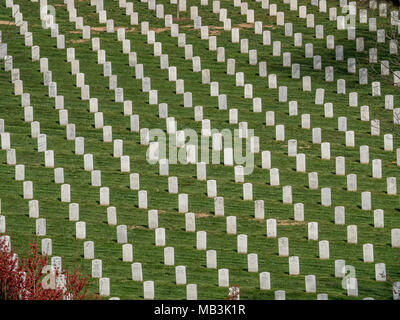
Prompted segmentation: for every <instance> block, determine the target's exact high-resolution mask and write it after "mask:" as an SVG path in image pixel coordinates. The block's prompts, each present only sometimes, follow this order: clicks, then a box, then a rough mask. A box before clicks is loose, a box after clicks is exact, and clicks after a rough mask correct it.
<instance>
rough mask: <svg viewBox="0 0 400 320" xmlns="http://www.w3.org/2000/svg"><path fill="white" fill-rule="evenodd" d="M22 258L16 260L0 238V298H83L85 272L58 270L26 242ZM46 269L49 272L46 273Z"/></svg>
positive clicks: (86, 276) (84, 293)
mask: <svg viewBox="0 0 400 320" xmlns="http://www.w3.org/2000/svg"><path fill="white" fill-rule="evenodd" d="M29 247H30V251H29V254H28V256H27V257H26V258H21V259H18V258H17V255H16V254H15V253H14V252H13V251H12V250H11V249H10V248H9V247H8V245H7V243H6V241H5V240H1V239H0V300H63V299H64V300H65V299H69V300H82V299H84V298H85V297H86V294H87V288H86V284H87V282H88V280H89V276H88V275H81V274H80V273H79V271H78V269H75V270H74V272H73V273H69V272H68V271H63V272H60V271H59V270H57V268H51V267H50V266H48V265H47V263H48V257H47V256H46V255H42V254H40V253H38V247H37V244H36V243H31V244H29ZM47 271H49V272H47Z"/></svg>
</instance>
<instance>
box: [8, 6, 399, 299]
mask: <svg viewBox="0 0 400 320" xmlns="http://www.w3.org/2000/svg"><path fill="white" fill-rule="evenodd" d="M15 3H16V4H19V5H20V10H21V12H22V13H23V15H24V20H26V21H28V25H29V31H32V32H33V39H34V44H39V45H40V55H41V57H48V59H49V68H50V70H52V72H53V81H57V86H58V95H64V97H65V108H66V109H68V112H69V122H70V123H74V124H75V125H76V136H83V137H85V153H92V154H93V155H94V166H95V169H98V170H101V172H102V185H103V186H108V187H109V188H110V204H111V205H113V206H116V208H117V216H118V224H125V225H127V226H128V240H129V243H132V244H133V247H134V249H133V250H134V261H135V262H141V263H142V266H143V277H144V280H154V281H155V297H156V299H184V298H185V297H186V288H185V286H177V285H175V269H174V267H167V266H164V264H163V248H161V247H155V245H154V230H149V229H148V228H147V210H143V209H139V208H138V196H137V191H132V190H130V189H129V174H126V173H121V172H120V160H119V159H117V158H113V146H112V144H110V143H103V142H102V130H101V129H95V128H94V116H93V114H91V113H90V112H89V103H88V101H82V100H81V99H80V89H79V88H76V87H75V76H73V75H71V69H70V64H69V63H67V62H66V50H60V49H56V48H55V45H56V40H55V38H51V37H50V31H49V30H45V29H42V28H41V24H40V19H39V4H38V3H31V2H30V1H27V0H24V1H22V0H18V1H16V2H15ZM157 3H163V4H164V8H165V14H167V13H170V14H175V13H176V9H175V6H173V5H170V4H169V1H159V2H157ZM271 3H273V2H271ZM307 3H308V1H307ZM333 3H336V2H332V1H328V7H330V6H332V5H333ZM49 4H51V5H54V6H55V8H56V19H57V20H56V22H57V23H58V24H59V30H60V33H61V34H65V36H66V47H72V46H73V47H75V50H76V59H79V60H80V70H81V72H84V73H85V83H86V84H89V85H90V95H91V97H97V98H98V99H99V111H101V112H103V115H104V124H105V125H111V126H112V128H113V139H123V140H124V154H125V155H129V156H130V157H131V172H137V173H140V188H141V190H147V191H148V203H149V209H158V210H159V226H160V227H163V228H165V229H166V244H167V246H172V247H174V248H175V265H186V266H187V282H188V283H196V284H197V285H198V298H199V299H224V298H225V297H226V295H227V289H226V288H219V287H218V272H217V270H210V269H207V268H206V253H205V252H204V251H198V250H196V234H195V233H187V232H185V216H184V214H182V213H178V209H177V208H178V195H171V194H169V193H168V182H167V181H168V180H167V177H163V176H159V174H158V165H150V164H148V163H147V161H146V160H145V154H146V151H147V147H146V146H142V145H140V137H139V134H138V133H131V132H130V121H129V117H124V116H123V106H122V104H120V103H115V102H114V92H113V91H111V90H108V78H105V77H103V76H102V74H103V67H102V65H98V64H97V53H96V52H93V51H92V50H91V41H90V40H81V34H80V33H77V32H75V31H74V30H75V25H74V23H70V22H68V12H67V10H66V6H65V5H64V4H63V1H49ZM305 4H306V1H299V5H305ZM192 5H197V6H198V7H199V15H201V16H202V19H203V20H202V23H203V25H209V26H217V27H218V26H219V27H221V26H223V24H222V23H221V22H219V21H218V15H215V14H213V13H212V6H211V5H212V4H211V1H210V4H209V6H207V7H203V6H199V4H198V3H197V2H195V1H187V7H188V11H187V12H186V13H182V12H181V13H180V15H181V17H183V18H186V19H181V20H179V21H176V22H175V23H179V25H180V32H184V33H185V34H186V43H190V44H193V52H194V55H198V56H200V57H201V64H202V68H203V69H207V68H208V69H210V70H211V80H212V81H218V82H219V86H220V93H226V94H227V96H228V106H229V108H237V109H238V110H239V121H247V122H248V126H249V128H252V129H254V130H255V134H256V135H258V136H259V137H260V149H261V150H270V151H271V154H272V167H275V168H279V172H280V181H281V186H284V185H291V186H292V190H293V203H298V202H302V203H304V207H305V222H304V223H295V222H294V218H293V206H292V205H284V204H282V187H271V186H270V185H269V173H268V170H262V169H261V153H260V154H256V155H255V164H256V167H255V169H254V172H253V174H252V175H250V176H246V177H245V181H246V182H251V183H252V184H253V199H255V200H259V199H260V200H264V202H265V216H266V218H276V219H277V220H278V227H277V234H278V237H283V236H285V237H288V238H289V248H290V251H289V252H290V255H291V256H294V255H297V256H299V257H300V272H301V274H300V275H299V276H289V275H288V258H285V257H279V256H278V241H277V239H267V238H266V228H265V220H264V221H258V220H255V219H254V204H253V202H252V201H243V200H242V185H241V184H238V183H235V182H234V171H233V168H232V167H224V166H223V165H207V179H215V180H217V189H218V195H219V196H223V197H224V199H225V216H228V215H234V216H236V217H237V234H247V235H248V252H249V253H257V254H258V260H259V271H260V272H263V271H268V272H270V273H271V286H272V289H271V290H269V291H261V290H259V278H258V277H259V276H258V273H249V272H247V256H246V255H242V254H237V253H236V236H235V235H227V234H226V221H225V220H226V218H225V217H214V216H213V211H214V203H213V199H210V198H207V195H206V191H207V188H206V183H205V182H202V181H197V180H196V166H194V165H181V164H180V165H170V172H169V173H170V176H174V175H175V176H177V177H178V179H179V193H187V194H189V211H190V212H195V213H196V214H199V215H198V216H197V218H196V230H198V231H200V230H205V231H207V249H214V250H217V257H218V268H228V269H229V272H230V274H229V276H230V283H231V284H240V288H241V292H240V295H241V299H273V296H274V294H273V293H274V291H275V290H285V291H286V297H287V299H315V298H316V294H309V293H307V294H306V293H305V285H304V276H305V275H308V274H314V275H316V278H317V293H328V295H329V298H330V299H348V297H347V293H346V291H345V290H344V289H342V286H341V282H342V279H337V278H335V277H334V260H336V259H345V260H346V264H348V265H352V266H354V267H355V269H356V276H357V279H358V286H359V298H364V297H367V296H370V297H374V298H375V299H391V297H392V290H391V285H390V284H389V283H380V282H376V281H375V267H374V263H364V262H363V250H362V245H363V244H364V243H373V244H374V254H375V263H379V262H384V263H385V264H386V268H387V271H388V273H390V275H391V277H392V278H393V279H399V278H400V270H399V269H400V268H399V266H400V265H399V257H400V250H399V249H393V248H391V235H390V230H391V229H392V228H398V227H399V226H400V203H399V197H398V196H389V195H387V194H386V177H391V176H395V177H397V178H399V168H398V167H396V162H395V161H396V155H395V152H386V151H384V150H383V134H385V133H390V132H389V131H387V130H389V129H390V128H389V127H387V128H382V130H381V135H380V136H378V137H372V136H370V124H369V122H362V121H360V111H359V108H352V107H349V106H348V95H347V94H346V95H338V94H336V80H337V79H340V78H342V79H345V80H346V91H347V92H351V91H357V92H358V94H359V96H358V99H359V105H360V106H361V105H369V107H370V118H371V119H375V118H377V119H381V121H382V122H383V121H386V122H390V119H391V117H392V113H391V112H390V111H388V110H384V95H385V94H393V95H394V96H395V97H394V99H395V102H396V101H397V100H398V99H399V95H398V93H397V90H396V89H395V88H394V87H392V86H391V85H390V84H389V81H388V82H386V81H383V80H381V85H382V96H381V97H372V96H371V86H370V84H369V85H366V86H361V85H359V84H358V69H359V68H360V67H367V68H369V83H371V82H372V80H373V79H374V78H376V79H379V77H378V76H377V75H376V74H374V73H373V72H372V70H371V66H370V65H368V63H367V57H368V48H369V47H375V46H376V44H375V42H376V35H375V34H374V33H372V32H369V31H368V27H367V25H359V24H358V25H357V37H359V36H362V37H364V40H365V48H366V51H364V52H362V53H359V52H355V42H354V41H348V40H346V39H347V32H346V31H338V30H336V22H330V21H329V20H328V15H327V14H324V15H322V14H320V13H317V10H316V8H315V7H312V6H310V5H309V4H308V5H307V10H308V12H309V13H314V14H315V24H323V25H324V34H325V35H328V34H332V35H334V36H335V41H336V44H341V45H344V52H345V61H336V60H335V52H334V50H328V49H326V45H325V40H317V39H315V35H314V29H307V28H306V23H305V20H304V19H299V18H298V17H297V13H296V12H290V11H289V7H288V6H287V5H282V4H281V3H279V4H278V10H279V11H281V10H284V11H285V21H286V22H292V23H293V27H294V30H295V31H294V32H302V33H303V46H302V47H301V48H294V46H293V38H292V37H285V36H284V28H283V27H277V26H276V20H275V17H270V16H269V15H268V14H267V11H265V10H261V4H260V3H249V8H253V9H256V11H255V20H256V21H257V20H261V21H263V24H264V29H270V30H271V31H272V40H273V41H275V40H280V41H281V42H282V52H285V51H289V52H291V55H292V56H291V59H292V63H300V64H301V76H305V75H311V76H312V92H311V93H307V92H303V91H302V81H301V80H293V79H291V68H283V67H282V57H272V46H263V45H262V37H261V36H260V35H254V29H253V28H252V27H241V29H240V36H241V38H247V39H249V48H250V49H253V48H254V49H257V52H258V60H259V61H267V63H268V73H269V74H271V73H275V74H277V77H278V86H281V85H285V86H288V97H289V99H288V100H289V101H290V100H297V101H298V104H299V115H298V116H291V117H289V115H288V103H280V102H278V99H277V98H278V89H268V82H267V78H260V77H258V66H250V65H249V64H248V55H247V54H241V53H240V45H239V44H232V43H231V42H230V37H231V34H230V32H229V31H223V30H220V29H215V30H214V31H215V32H216V35H217V39H218V40H217V45H218V46H224V47H225V50H226V51H225V54H226V59H228V58H235V59H236V72H239V71H242V72H244V73H245V83H252V84H253V96H254V97H261V98H262V105H263V112H262V113H253V112H252V101H251V100H249V99H244V97H243V88H242V87H235V77H234V76H228V75H226V63H217V62H216V53H215V52H212V51H209V50H208V41H204V40H200V31H199V30H193V25H192V22H191V21H190V19H188V17H190V11H189V8H190V6H192ZM75 7H76V8H77V12H78V16H82V17H84V24H85V25H90V26H91V27H104V25H101V24H99V23H98V16H97V15H96V13H95V7H91V6H90V3H89V2H88V1H77V2H76V3H75ZM221 7H222V8H227V9H228V16H229V17H230V18H231V19H232V26H233V25H239V24H244V23H246V19H245V16H241V15H240V8H234V7H233V4H232V3H231V1H221ZM0 8H1V9H0V12H1V13H0V20H2V21H10V20H12V18H11V9H6V8H5V6H4V4H1V6H0ZM134 8H135V11H137V12H139V21H149V22H150V27H151V28H164V22H163V20H161V19H156V18H155V11H148V10H147V3H140V2H135V3H134ZM105 9H106V10H107V18H108V19H114V21H115V27H125V28H129V31H127V32H126V38H127V39H130V40H131V51H135V52H137V56H138V63H143V65H144V70H145V76H150V77H151V87H152V89H153V88H154V89H157V90H158V100H159V102H166V103H168V112H169V116H174V117H175V118H176V119H177V121H178V129H184V128H192V129H195V130H196V131H197V132H198V133H200V131H201V123H198V122H195V121H194V117H193V116H194V112H193V108H183V96H182V95H176V94H175V84H174V83H173V82H168V71H167V70H160V68H159V57H154V56H153V47H152V45H148V44H147V41H146V36H144V35H141V34H140V25H139V26H130V24H129V17H127V16H126V15H125V14H124V9H121V8H118V5H117V3H115V2H106V3H105ZM338 10H339V11H338V12H340V9H339V8H338ZM376 14H377V12H372V11H369V16H374V15H376ZM377 20H378V28H381V27H387V24H388V23H387V21H388V20H385V19H384V18H378V19H377ZM0 30H2V31H3V41H5V42H7V43H8V52H9V54H11V55H13V58H14V60H13V63H14V68H19V69H20V71H21V79H22V80H23V81H24V92H29V93H30V94H31V105H32V106H33V107H34V120H36V121H40V126H41V132H42V133H46V134H47V139H48V141H47V145H48V149H52V150H54V152H55V167H63V168H64V170H65V183H70V184H71V191H72V199H71V200H72V202H77V203H79V205H80V220H81V221H85V222H86V224H87V240H92V241H94V242H95V256H96V258H97V259H102V260H103V276H105V277H110V281H111V295H112V296H118V297H120V298H122V299H142V298H143V285H142V283H139V282H134V281H132V280H131V267H130V263H124V262H122V248H121V245H120V244H118V243H117V241H116V227H113V226H109V225H108V224H107V210H106V207H103V206H100V205H99V189H98V188H97V187H92V186H91V183H90V181H91V180H90V172H86V171H84V170H83V156H77V155H75V154H74V142H73V141H67V140H66V131H65V127H61V126H60V125H59V124H58V110H55V109H54V99H51V98H49V97H48V92H47V87H45V86H43V75H42V74H41V73H40V72H39V62H32V61H31V59H30V57H31V49H30V48H28V47H25V46H24V37H23V36H22V35H19V30H18V29H17V28H16V27H15V26H7V25H0ZM162 30H164V29H162ZM210 30H212V28H211V27H210ZM169 35H170V31H169V30H164V31H161V32H157V34H156V41H160V42H162V46H163V47H162V48H163V53H168V55H169V65H170V66H177V68H178V78H179V79H184V80H185V91H190V92H192V93H193V105H194V106H195V105H202V106H203V109H204V119H210V120H211V124H212V127H213V128H217V129H224V128H230V129H234V128H237V126H235V125H230V124H229V123H228V110H218V99H217V97H210V94H209V86H208V85H202V84H201V73H193V72H192V62H191V61H189V60H185V59H184V48H179V47H178V46H177V40H176V39H174V38H171V37H170V36H169ZM92 37H99V38H100V39H101V48H102V49H105V50H106V59H107V61H111V62H112V72H113V74H116V75H118V87H123V88H124V99H125V100H132V101H133V113H134V114H138V115H139V116H140V127H141V128H149V129H151V128H161V129H163V130H165V119H159V118H158V107H157V106H153V105H149V104H148V94H147V93H144V92H142V91H141V80H137V79H135V77H134V74H135V70H134V68H132V67H129V66H128V56H127V55H124V54H122V44H121V43H120V42H118V41H117V37H116V32H115V33H106V32H100V31H94V30H92ZM7 39H9V40H7ZM309 42H310V43H313V45H314V53H315V54H319V55H321V56H322V63H323V70H324V67H325V66H334V68H335V82H333V83H327V82H325V81H324V71H323V70H320V71H318V70H313V64H312V59H305V58H304V44H305V43H309ZM388 53H389V48H388V41H387V42H386V43H385V44H384V45H382V46H379V48H378V54H379V58H380V59H384V58H387V57H388ZM348 57H356V59H357V75H352V74H348V73H347V58H348ZM0 77H1V78H0V81H1V86H0V90H1V91H0V96H1V98H0V117H1V118H3V119H4V120H5V128H6V131H7V132H10V133H11V146H12V148H15V149H16V151H17V163H19V164H25V167H26V174H25V180H31V181H33V183H34V198H35V199H37V200H39V204H40V217H42V218H45V219H46V223H47V235H46V237H49V238H51V239H52V240H53V253H54V255H58V256H61V257H62V259H63V266H64V267H65V268H67V269H73V268H74V267H76V266H77V267H79V269H80V270H81V271H82V272H83V273H88V274H90V273H91V261H89V260H85V259H83V242H84V241H83V240H76V239H75V223H74V222H69V221H68V204H67V203H62V202H61V201H60V185H57V184H55V183H54V174H53V169H47V168H45V167H44V155H43V154H39V153H37V152H36V151H37V145H36V141H35V140H34V139H32V138H31V137H30V124H29V123H25V122H24V120H23V118H24V112H23V108H22V107H21V104H20V97H16V96H14V94H13V85H12V83H11V81H10V74H9V73H7V72H4V67H2V72H1V73H0ZM316 88H324V89H325V102H332V103H333V105H334V118H333V119H327V118H324V111H323V106H317V105H315V104H314V96H315V89H316ZM269 110H272V111H274V112H275V122H276V123H277V124H284V125H285V136H286V141H287V140H289V139H297V141H298V150H299V152H302V153H305V154H306V157H307V172H313V171H316V172H318V177H319V187H320V188H322V187H330V188H331V189H332V206H331V207H329V208H326V207H322V206H321V205H320V201H321V200H320V190H309V189H308V176H307V173H297V172H296V160H295V158H289V157H287V142H286V141H285V142H278V141H275V128H274V127H266V126H265V114H264V113H265V111H269ZM303 113H309V114H310V115H311V126H312V127H320V128H322V140H323V141H328V142H330V143H331V160H327V161H322V160H321V159H320V145H318V144H312V141H311V140H312V139H311V138H312V135H311V130H306V129H301V114H303ZM339 116H346V117H347V126H348V129H349V130H354V131H355V136H356V147H355V148H348V147H346V146H345V134H344V133H343V132H338V130H337V118H338V117H339ZM385 130H386V131H385ZM361 145H368V146H369V148H370V164H369V165H361V164H360V163H359V146H361ZM394 146H395V148H396V147H398V146H399V144H398V137H396V136H395V138H394ZM0 155H1V157H2V159H1V163H2V164H1V165H0V179H1V182H2V183H1V184H0V197H1V199H2V214H3V215H5V216H6V220H7V233H8V234H9V235H10V236H11V239H12V246H13V248H14V249H15V250H16V251H17V252H21V254H22V253H23V252H26V250H27V247H28V243H29V242H31V241H39V242H40V241H41V239H37V238H36V237H35V221H34V220H33V219H29V217H28V201H27V200H24V199H23V197H22V183H21V182H18V181H15V180H14V167H13V166H8V165H6V164H5V159H6V152H5V150H1V151H0ZM336 156H345V157H346V174H349V173H355V174H357V177H358V179H357V185H358V191H357V192H348V191H346V177H345V176H336V175H335V157H336ZM377 158H379V159H382V169H383V175H384V178H382V179H373V178H372V159H377ZM362 191H370V192H371V193H372V207H373V209H378V208H379V209H383V210H384V211H385V228H383V229H376V228H374V227H373V211H362V210H361V208H360V206H361V192H362ZM339 205H341V206H345V208H346V225H351V224H356V225H357V227H358V244H356V245H350V244H347V240H346V239H347V234H346V226H338V225H335V223H334V207H335V206H339ZM311 221H315V222H318V225H319V239H320V240H329V243H330V259H329V260H326V261H323V260H320V259H319V258H318V242H317V241H309V240H307V222H311ZM89 289H90V292H92V293H94V292H98V280H97V279H91V280H90V284H89Z"/></svg>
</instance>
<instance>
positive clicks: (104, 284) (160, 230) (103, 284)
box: [101, 230, 161, 287]
mask: <svg viewBox="0 0 400 320" xmlns="http://www.w3.org/2000/svg"><path fill="white" fill-rule="evenodd" d="M160 231H161V230H160ZM103 285H105V284H103ZM101 287H102V285H101Z"/></svg>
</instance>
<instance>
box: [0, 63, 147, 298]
mask: <svg viewBox="0 0 400 320" xmlns="http://www.w3.org/2000/svg"><path fill="white" fill-rule="evenodd" d="M46 69H48V63H47V58H46V60H41V72H48V71H47V70H46ZM45 70H46V71H45ZM50 72H51V71H50ZM18 76H19V72H18ZM18 78H19V77H18ZM15 81H21V80H15ZM13 82H14V81H13ZM17 93H18V94H19V93H20V94H21V96H22V97H23V98H22V100H24V99H25V101H27V100H29V94H27V93H24V92H23V91H21V92H17ZM23 104H24V103H23ZM28 104H30V103H28ZM25 108H27V107H25ZM30 108H31V109H30V110H32V113H33V107H31V106H30ZM62 110H64V109H62ZM28 118H29V117H28ZM25 121H26V122H30V121H29V119H26V118H25ZM64 121H65V120H64ZM3 124H4V122H3ZM60 125H64V123H63V117H62V116H61V113H60ZM31 131H32V134H31V138H33V139H35V138H37V139H38V152H46V151H51V150H46V149H47V144H46V137H45V135H40V134H39V133H38V132H40V123H39V122H31ZM10 147H11V146H10V135H9V134H7V133H6V134H4V133H2V149H6V150H7V163H8V164H16V160H15V159H16V154H15V149H10ZM76 149H78V150H79V149H80V148H79V147H78V148H76ZM77 154H79V153H77ZM49 158H51V159H49ZM46 159H47V160H46V164H47V165H46V167H54V152H51V153H47V154H46ZM24 172H25V167H24V165H16V180H24ZM54 175H55V177H54V182H55V183H57V184H62V185H61V201H62V202H70V199H71V190H70V185H68V184H64V169H63V168H55V169H54ZM94 180H96V178H94ZM104 191H105V192H100V204H101V205H104V202H105V199H104V198H107V194H106V193H107V192H106V191H107V190H104ZM102 195H103V196H102ZM24 199H33V184H32V181H24ZM110 209H112V207H110ZM108 211H109V210H108ZM110 211H112V210H110ZM114 215H115V212H114ZM29 217H31V218H37V220H36V235H37V236H45V235H46V220H45V219H43V218H39V203H38V201H37V200H30V201H29ZM112 217H113V215H112V213H111V212H110V214H109V220H110V219H113V218H112ZM69 220H70V221H78V222H76V238H77V239H86V224H85V222H84V221H79V204H78V203H70V205H69ZM115 220H116V219H115ZM123 227H125V229H124V228H123ZM4 230H5V219H4ZM124 235H125V238H126V226H118V227H117V238H118V242H119V243H120V242H121V241H122V240H121V238H123V237H124ZM122 242H123V243H124V242H126V241H122ZM122 251H123V261H128V262H129V261H130V262H132V245H131V244H124V245H123V247H122ZM42 253H43V254H47V255H52V254H51V253H52V242H51V239H43V241H42ZM84 258H85V259H93V260H92V277H94V278H100V280H99V281H100V282H99V286H100V290H99V291H100V295H102V296H109V294H110V285H109V278H103V277H102V260H99V259H94V243H93V241H86V242H85V243H84ZM53 260H57V263H58V264H59V265H60V263H61V260H60V257H53V258H52V261H53ZM52 264H54V263H53V262H52ZM138 266H140V270H138V271H135V273H136V275H135V276H136V277H139V271H140V274H141V264H140V263H138V262H137V263H136V264H135V266H133V267H132V268H136V269H137V268H138ZM136 269H135V270H136Z"/></svg>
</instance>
